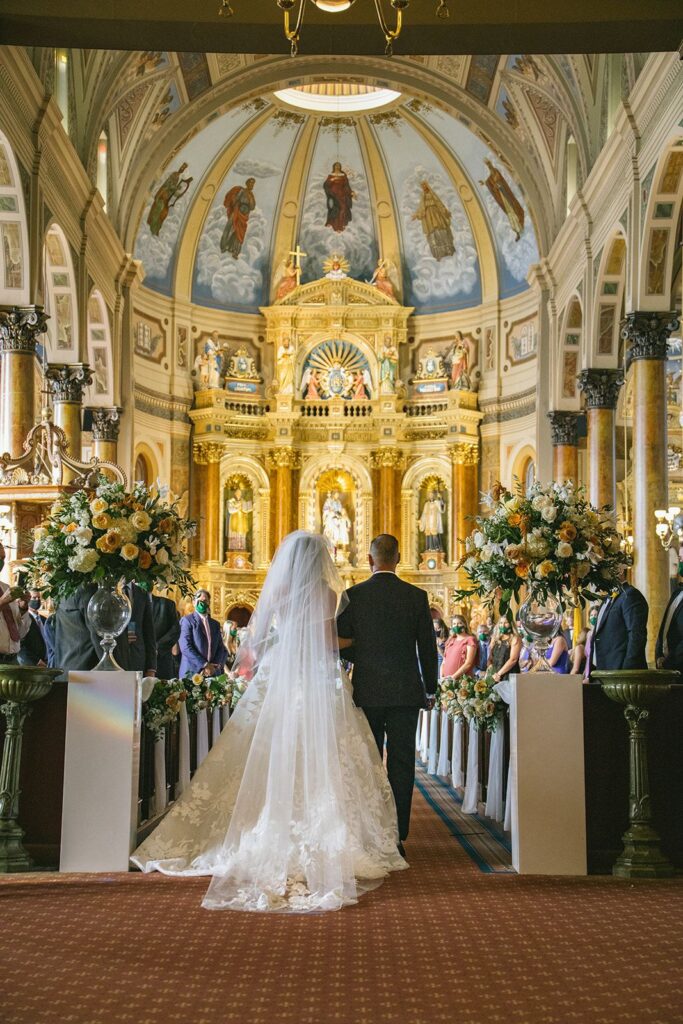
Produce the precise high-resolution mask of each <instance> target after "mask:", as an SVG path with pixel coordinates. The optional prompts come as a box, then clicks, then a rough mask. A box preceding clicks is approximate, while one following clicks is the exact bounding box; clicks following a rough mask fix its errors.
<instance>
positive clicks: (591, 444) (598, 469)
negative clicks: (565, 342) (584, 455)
mask: <svg viewBox="0 0 683 1024" xmlns="http://www.w3.org/2000/svg"><path fill="white" fill-rule="evenodd" d="M578 381H579V388H580V390H581V391H583V395H584V398H585V402H586V420H587V423H588V497H589V500H590V502H591V504H593V505H595V506H596V507H597V508H603V507H604V506H605V505H609V507H610V508H612V509H616V504H617V478H616V440H615V436H616V431H615V410H616V407H617V400H618V398H619V389H620V388H621V385H622V384H623V383H624V375H623V374H622V372H621V370H601V369H590V370H582V371H581V373H580V374H579V376H578Z"/></svg>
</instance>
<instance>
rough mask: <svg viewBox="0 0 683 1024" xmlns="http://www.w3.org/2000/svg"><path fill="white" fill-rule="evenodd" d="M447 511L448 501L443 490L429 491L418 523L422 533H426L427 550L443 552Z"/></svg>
mask: <svg viewBox="0 0 683 1024" xmlns="http://www.w3.org/2000/svg"><path fill="white" fill-rule="evenodd" d="M445 512H446V503H445V501H444V500H443V498H442V497H441V492H440V491H437V490H436V489H435V488H432V489H430V490H429V491H427V497H426V498H425V503H424V505H423V506H422V513H421V515H420V518H419V520H418V524H417V527H418V530H419V531H420V533H422V534H424V540H425V551H441V552H443V550H444V546H443V537H444V532H445V530H444V514H445Z"/></svg>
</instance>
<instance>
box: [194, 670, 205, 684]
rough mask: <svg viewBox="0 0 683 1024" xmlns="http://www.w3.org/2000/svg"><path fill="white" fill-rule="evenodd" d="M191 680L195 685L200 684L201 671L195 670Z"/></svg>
mask: <svg viewBox="0 0 683 1024" xmlns="http://www.w3.org/2000/svg"><path fill="white" fill-rule="evenodd" d="M192 682H193V683H194V685H195V686H201V685H202V683H203V682H204V676H203V675H201V673H199V672H195V674H194V675H193V676H192Z"/></svg>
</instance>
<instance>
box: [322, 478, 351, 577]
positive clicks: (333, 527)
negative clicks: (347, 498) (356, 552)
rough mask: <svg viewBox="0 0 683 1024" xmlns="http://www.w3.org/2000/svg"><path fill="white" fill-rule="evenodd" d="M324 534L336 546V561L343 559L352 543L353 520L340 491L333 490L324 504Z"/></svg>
mask: <svg viewBox="0 0 683 1024" xmlns="http://www.w3.org/2000/svg"><path fill="white" fill-rule="evenodd" d="M322 520H323V536H325V537H327V539H328V541H329V542H330V544H331V545H332V547H333V548H334V552H335V561H340V560H341V561H343V560H344V556H345V555H346V554H347V553H348V547H349V545H350V543H351V520H350V519H349V516H348V514H347V512H346V509H345V508H344V505H343V504H342V500H341V497H340V495H339V491H331V492H330V493H328V495H327V497H326V498H325V504H324V505H323V514H322Z"/></svg>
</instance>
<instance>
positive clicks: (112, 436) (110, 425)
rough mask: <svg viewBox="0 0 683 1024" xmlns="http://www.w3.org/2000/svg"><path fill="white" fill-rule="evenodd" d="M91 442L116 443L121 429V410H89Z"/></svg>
mask: <svg viewBox="0 0 683 1024" xmlns="http://www.w3.org/2000/svg"><path fill="white" fill-rule="evenodd" d="M90 411H91V412H92V439H93V441H118V439H119V429H120V427H121V410H120V409H117V408H113V409H91V410H90Z"/></svg>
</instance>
